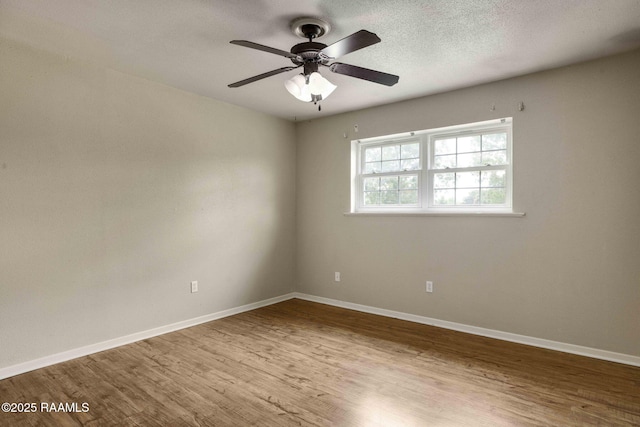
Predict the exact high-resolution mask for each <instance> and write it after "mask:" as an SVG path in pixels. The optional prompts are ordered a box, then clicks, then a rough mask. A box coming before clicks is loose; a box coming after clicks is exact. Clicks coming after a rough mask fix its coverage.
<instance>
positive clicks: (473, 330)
mask: <svg viewBox="0 0 640 427" xmlns="http://www.w3.org/2000/svg"><path fill="white" fill-rule="evenodd" d="M292 298H298V299H302V300H306V301H312V302H317V303H320V304H327V305H332V306H335V307H342V308H347V309H350V310H356V311H361V312H364V313H370V314H377V315H379V316H385V317H392V318H396V319H401V320H408V321H410V322H415V323H421V324H424V325H431V326H437V327H440V328H445V329H451V330H454V331H460V332H466V333H469V334H474V335H481V336H484V337H489V338H496V339H499V340H504V341H511V342H516V343H520V344H526V345H531V346H534V347H541V348H547V349H550V350H557V351H562V352H565V353H572V354H578V355H581V356H587V357H593V358H595V359H602V360H608V361H611V362H617V363H624V364H626V365H632V366H640V357H638V356H632V355H629V354H623V353H615V352H612V351H607V350H599V349H596V348H590V347H583V346H579V345H574V344H566V343H561V342H557V341H550V340H545V339H541V338H534V337H529V336H526V335H518V334H512V333H509V332H502V331H496V330H493V329H486V328H480V327H477V326H470V325H464V324H462V323H455V322H449V321H446V320H439V319H434V318H430V317H425V316H418V315H415V314H408V313H402V312H399V311H393V310H386V309H383V308H377V307H371V306H367V305H361V304H355V303H351V302H345V301H340V300H335V299H330V298H324V297H317V296H314V295H308V294H304V293H300V292H292V293H289V294H285V295H281V296H279V297H275V298H269V299H266V300H263V301H258V302H254V303H251V304H246V305H242V306H240V307H235V308H230V309H228V310H223V311H219V312H216V313H212V314H207V315H205V316H200V317H195V318H193V319H188V320H183V321H181V322H176V323H172V324H170V325H165V326H160V327H158V328H154V329H149V330H146V331H141V332H136V333H135V334H131V335H126V336H124V337H120V338H114V339H112V340H108V341H103V342H99V343H96V344H91V345H87V346H84V347H80V348H76V349H72V350H68V351H63V352H61V353H56V354H52V355H50V356H45V357H41V358H39V359H34V360H30V361H28V362H23V363H19V364H17V365H12V366H8V367H6V368H0V380H2V379H5V378H9V377H12V376H14V375H19V374H23V373H25V372H29V371H33V370H35V369H39V368H44V367H46V366H51V365H55V364H56V363H61V362H66V361H67V360H71V359H76V358H78V357H82V356H88V355H90V354H94V353H98V352H101V351H104V350H109V349H112V348H115V347H119V346H122V345H126V344H131V343H134V342H136V341H141V340H145V339H148V338H152V337H155V336H158V335H162V334H166V333H169V332H173V331H177V330H180V329H184V328H189V327H191V326H196V325H199V324H201V323H206V322H210V321H212V320H216V319H222V318H223V317H228V316H233V315H234V314H239V313H244V312H245V311H250V310H255V309H256V308H260V307H266V306H268V305H272V304H276V303H279V302H282V301H286V300H289V299H292Z"/></svg>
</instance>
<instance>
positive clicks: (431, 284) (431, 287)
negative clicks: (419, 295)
mask: <svg viewBox="0 0 640 427" xmlns="http://www.w3.org/2000/svg"><path fill="white" fill-rule="evenodd" d="M426 291H427V292H433V282H430V281H428V280H427V289H426Z"/></svg>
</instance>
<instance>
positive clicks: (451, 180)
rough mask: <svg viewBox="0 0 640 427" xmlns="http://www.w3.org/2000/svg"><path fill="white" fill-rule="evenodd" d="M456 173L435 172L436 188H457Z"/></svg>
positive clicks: (434, 184) (434, 185)
mask: <svg viewBox="0 0 640 427" xmlns="http://www.w3.org/2000/svg"><path fill="white" fill-rule="evenodd" d="M455 186H456V174H454V173H435V174H433V187H434V188H455Z"/></svg>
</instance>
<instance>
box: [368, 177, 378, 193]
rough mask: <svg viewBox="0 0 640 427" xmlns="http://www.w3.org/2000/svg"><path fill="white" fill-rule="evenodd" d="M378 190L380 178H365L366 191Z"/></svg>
mask: <svg viewBox="0 0 640 427" xmlns="http://www.w3.org/2000/svg"><path fill="white" fill-rule="evenodd" d="M378 190H380V178H365V179H364V191H378Z"/></svg>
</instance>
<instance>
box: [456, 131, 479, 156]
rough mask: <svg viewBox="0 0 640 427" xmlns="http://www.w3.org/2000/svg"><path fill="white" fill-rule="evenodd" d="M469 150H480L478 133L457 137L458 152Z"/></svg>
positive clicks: (467, 151)
mask: <svg viewBox="0 0 640 427" xmlns="http://www.w3.org/2000/svg"><path fill="white" fill-rule="evenodd" d="M471 151H480V135H475V136H462V137H460V138H458V153H469V152H471Z"/></svg>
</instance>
